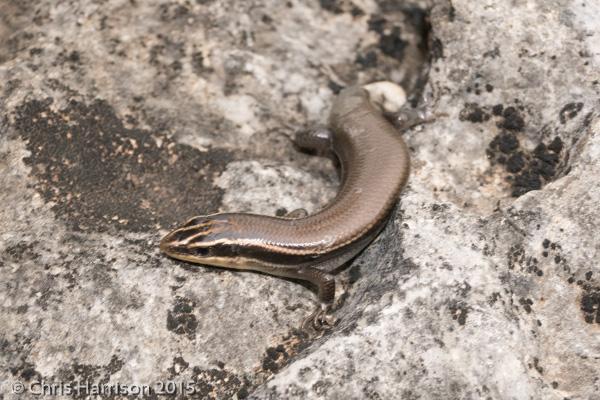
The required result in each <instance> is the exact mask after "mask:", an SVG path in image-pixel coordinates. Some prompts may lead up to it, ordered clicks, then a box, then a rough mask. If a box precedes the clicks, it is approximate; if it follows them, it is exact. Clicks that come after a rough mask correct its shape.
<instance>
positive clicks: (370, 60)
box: [356, 50, 377, 68]
mask: <svg viewBox="0 0 600 400" xmlns="http://www.w3.org/2000/svg"><path fill="white" fill-rule="evenodd" d="M356 63H357V64H360V65H361V66H362V67H363V68H373V67H376V66H377V53H375V52H374V51H372V50H371V51H368V52H366V53H365V54H358V55H357V56H356Z"/></svg>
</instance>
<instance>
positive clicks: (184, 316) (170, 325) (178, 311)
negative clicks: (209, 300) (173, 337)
mask: <svg viewBox="0 0 600 400" xmlns="http://www.w3.org/2000/svg"><path fill="white" fill-rule="evenodd" d="M195 306H196V304H195V303H194V302H193V301H192V300H190V299H187V298H185V297H179V296H177V297H175V302H174V303H173V309H172V310H169V312H168V313H167V329H168V330H170V331H171V332H174V333H176V334H178V335H186V336H188V337H189V338H190V339H193V338H194V337H195V336H196V328H197V327H198V321H197V319H196V316H195V315H194V314H193V311H194V307H195Z"/></svg>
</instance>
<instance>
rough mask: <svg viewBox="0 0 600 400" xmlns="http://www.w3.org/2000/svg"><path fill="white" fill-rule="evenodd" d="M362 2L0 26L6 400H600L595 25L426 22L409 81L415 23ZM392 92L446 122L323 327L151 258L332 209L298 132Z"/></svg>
mask: <svg viewBox="0 0 600 400" xmlns="http://www.w3.org/2000/svg"><path fill="white" fill-rule="evenodd" d="M379 3H380V4H378V5H377V4H375V3H372V2H366V1H355V2H350V1H320V2H311V3H306V2H296V1H292V2H278V1H270V0H252V1H244V2H237V1H218V2H217V1H210V0H209V1H196V2H185V1H171V2H168V1H144V2H133V1H132V2H122V1H117V0H107V1H103V2H97V1H81V2H76V3H75V4H70V5H66V4H65V3H62V2H58V3H57V2H51V1H47V0H44V1H36V2H33V1H16V0H14V1H5V2H3V3H1V4H0V110H1V111H2V114H1V116H0V189H1V191H0V201H1V202H2V204H3V207H1V208H0V276H1V281H0V283H1V284H2V290H0V349H1V350H2V351H1V352H0V365H1V368H0V382H2V389H1V390H2V392H0V393H2V395H3V396H4V398H7V399H12V398H15V399H16V398H39V396H35V395H33V394H32V393H31V389H34V390H39V387H35V385H34V387H32V386H31V385H32V384H33V383H35V382H38V381H40V380H44V381H45V382H47V383H48V382H49V383H55V384H59V383H61V382H62V383H63V384H64V385H68V384H75V383H77V382H90V383H93V384H107V383H108V384H113V385H116V384H121V385H133V384H138V385H149V386H150V387H152V391H151V392H147V393H145V394H144V396H142V397H144V398H156V397H157V396H158V395H159V392H160V389H161V386H160V383H161V382H166V381H174V382H181V383H183V385H188V384H189V385H191V386H193V388H194V389H195V395H191V394H190V393H187V394H186V393H183V392H185V390H183V391H182V389H186V388H181V387H179V388H178V391H177V393H178V394H179V395H178V396H177V397H180V398H185V397H188V398H190V397H191V398H193V397H197V398H206V397H210V398H232V397H233V398H235V397H237V398H244V397H252V398H328V399H336V398H340V399H341V398H385V399H388V398H402V399H412V398H415V399H416V398H449V399H454V398H465V399H470V398H473V399H477V398H485V399H487V398H494V399H505V398H506V399H537V398H544V399H563V398H570V399H578V398H581V399H584V398H585V399H595V398H600V387H599V384H598V371H599V370H600V330H599V329H600V281H599V277H600V270H599V267H598V260H600V242H599V241H598V239H597V234H596V233H597V231H598V229H599V228H600V214H599V213H598V211H597V208H598V204H599V201H600V186H599V184H598V176H600V165H599V163H598V159H600V118H599V117H598V111H597V110H598V100H599V98H600V95H599V92H600V83H599V81H598V79H599V75H598V67H599V65H600V49H599V48H598V43H600V41H599V39H600V38H599V37H598V36H599V34H600V32H599V29H598V27H597V19H598V17H599V16H600V9H599V8H598V6H597V5H594V4H593V3H592V2H585V3H584V2H573V1H567V0H556V1H551V2H548V1H542V0H530V1H527V2H516V3H515V2H467V1H465V0H454V1H452V2H449V1H443V0H440V1H435V2H433V4H432V8H431V12H430V17H429V22H430V24H431V30H430V32H429V41H428V44H429V53H430V54H431V57H432V59H431V66H430V69H429V70H428V74H425V73H424V72H422V71H427V68H426V67H424V65H425V64H424V62H425V57H424V55H423V54H422V53H421V52H420V50H419V49H420V48H422V47H423V44H424V36H425V34H426V33H427V24H426V23H425V20H424V19H423V17H424V14H423V13H422V12H421V11H420V10H419V9H418V8H415V7H409V6H406V5H403V4H401V3H400V2H390V1H382V2H379ZM425 78H426V79H427V83H426V84H425V85H423V82H424V79H425ZM381 79H386V80H392V81H395V82H399V83H402V84H403V86H405V87H406V88H407V91H408V92H409V93H412V94H413V99H412V100H415V101H416V99H418V98H419V96H420V94H421V90H423V91H424V95H425V98H426V99H428V101H429V102H430V106H431V109H432V110H433V112H434V113H436V115H437V118H436V120H435V122H433V123H431V124H427V125H425V126H423V127H421V128H416V129H412V130H410V131H408V132H405V133H404V134H403V135H404V138H405V139H406V141H407V142H408V143H409V145H410V148H411V152H412V154H411V155H412V175H411V178H410V182H409V186H408V187H407V188H406V190H405V191H404V193H403V196H402V198H401V201H400V203H399V206H398V207H397V210H396V212H395V214H394V216H393V218H392V220H391V221H390V223H389V224H388V226H387V228H386V229H385V231H384V232H383V233H382V235H381V236H380V237H379V238H378V239H377V240H376V241H375V242H374V243H373V244H372V245H371V246H369V247H368V248H367V249H366V251H365V252H363V253H362V254H361V255H360V256H359V257H358V258H357V259H356V260H354V261H353V262H352V263H351V265H350V266H349V267H348V268H347V269H346V270H344V271H342V272H341V273H340V277H339V278H340V282H341V285H340V288H339V293H338V303H337V304H336V309H335V315H336V317H337V318H339V320H340V323H339V325H338V326H337V327H336V328H335V329H334V330H333V331H332V332H330V333H328V334H326V335H324V336H322V337H320V338H314V337H308V336H306V335H305V334H304V333H302V332H300V331H299V330H298V329H297V328H298V327H299V325H300V322H301V320H302V319H303V318H304V317H305V316H306V315H307V314H308V313H309V312H310V311H311V310H312V307H313V304H314V302H315V295H314V293H313V292H311V291H309V290H307V289H306V288H304V287H303V286H301V285H298V284H297V283H294V282H289V281H286V280H281V279H275V278H272V277H269V276H265V275H259V274H251V273H237V272H231V271H226V270H219V269H214V268H203V267H199V266H193V265H189V264H185V263H181V262H177V261H173V260H170V259H167V258H165V257H164V256H163V255H161V254H160V253H159V252H158V248H157V243H158V240H159V239H160V237H161V235H162V234H164V233H165V232H166V231H167V229H168V228H170V227H172V226H174V225H176V224H178V223H181V222H183V221H184V220H186V219H188V218H189V217H191V216H193V215H197V214H204V213H210V212H215V211H225V210H241V211H253V212H260V213H264V214H270V215H274V214H281V213H285V212H286V211H290V210H293V209H295V208H298V207H304V208H306V209H308V210H309V211H315V210H317V209H319V208H320V207H323V206H324V205H325V204H327V202H328V201H330V200H331V199H332V198H333V197H334V196H335V191H336V185H337V173H336V170H335V167H334V165H333V164H332V163H331V162H330V161H328V160H326V159H322V158H319V157H312V156H309V155H305V154H302V153H299V152H297V151H296V150H295V149H294V147H293V146H292V145H291V142H290V141H289V140H288V137H289V136H291V135H292V134H293V132H294V131H295V130H298V129H302V128H306V127H309V126H312V125H314V124H317V123H322V122H325V121H326V117H327V112H328V108H329V105H330V104H331V100H332V98H333V96H334V95H335V93H336V92H337V90H339V88H340V87H342V86H345V85H349V84H353V83H355V82H359V83H367V82H372V81H376V80H381ZM17 381H18V382H22V383H23V384H24V385H25V390H26V392H27V394H25V395H17V394H15V393H12V388H11V385H12V384H14V383H15V382H17ZM63 389H64V387H63ZM162 389H163V390H165V389H168V390H172V389H173V388H171V387H167V388H165V387H162ZM129 390H131V388H129ZM79 394H80V395H83V393H79ZM80 397H81V396H80ZM101 397H110V396H109V395H108V394H106V393H105V394H104V395H103V396H101Z"/></svg>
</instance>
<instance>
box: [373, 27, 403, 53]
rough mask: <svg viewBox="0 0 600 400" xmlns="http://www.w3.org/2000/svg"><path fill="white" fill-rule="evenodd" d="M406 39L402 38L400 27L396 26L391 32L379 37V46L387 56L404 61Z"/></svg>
mask: <svg viewBox="0 0 600 400" xmlns="http://www.w3.org/2000/svg"><path fill="white" fill-rule="evenodd" d="M406 46H407V43H406V41H404V40H402V37H401V31H400V28H399V27H397V26H395V27H394V28H393V29H392V31H391V32H390V33H389V34H385V33H384V34H382V35H381V37H380V38H379V48H380V49H381V52H382V53H383V54H385V55H386V56H390V57H392V58H395V59H396V60H398V61H402V59H403V58H404V49H405V48H406Z"/></svg>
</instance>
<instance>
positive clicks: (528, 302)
mask: <svg viewBox="0 0 600 400" xmlns="http://www.w3.org/2000/svg"><path fill="white" fill-rule="evenodd" d="M519 304H521V305H522V306H523V309H524V310H525V312H527V314H530V313H531V310H532V309H531V306H532V305H533V301H532V300H531V299H525V298H523V297H521V298H520V299H519Z"/></svg>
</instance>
